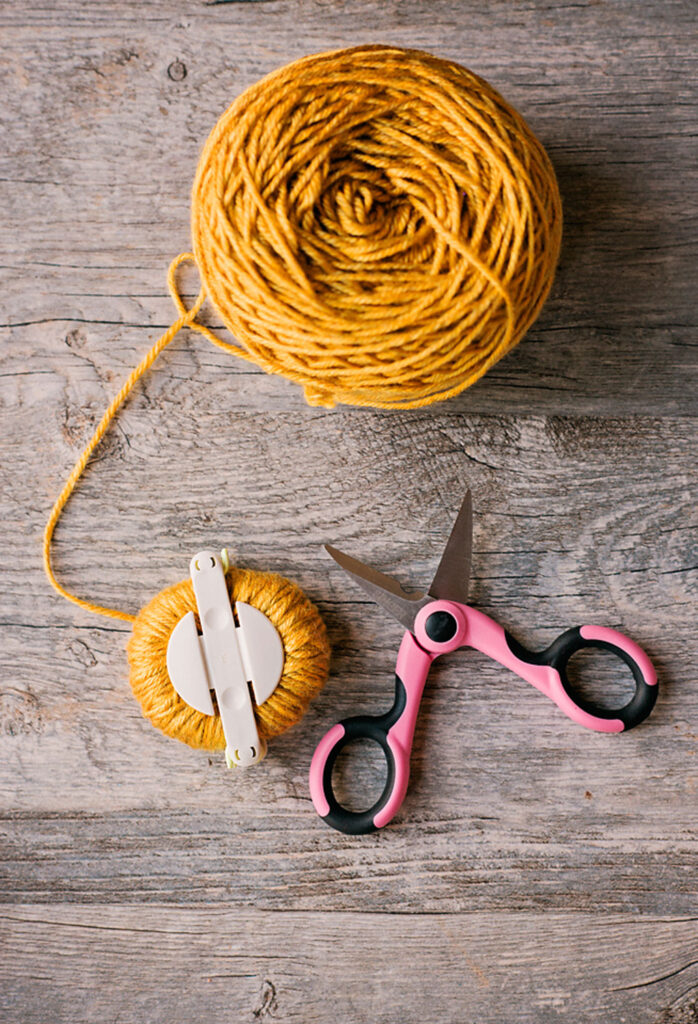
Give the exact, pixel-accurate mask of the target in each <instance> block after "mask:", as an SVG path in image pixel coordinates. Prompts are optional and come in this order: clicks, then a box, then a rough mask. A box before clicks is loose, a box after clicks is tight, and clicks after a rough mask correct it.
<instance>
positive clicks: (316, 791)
mask: <svg viewBox="0 0 698 1024" xmlns="http://www.w3.org/2000/svg"><path fill="white" fill-rule="evenodd" d="M405 703H406V693H405V687H404V685H403V683H402V680H401V679H400V677H399V676H397V675H396V677H395V703H394V704H393V706H392V708H391V709H390V711H388V712H387V713H386V714H384V715H357V716H355V717H354V718H345V719H344V720H343V721H342V722H338V723H337V725H333V726H332V728H331V729H330V730H329V732H327V733H325V735H324V736H323V738H322V739H321V740H320V742H319V743H318V745H317V748H316V750H315V753H314V754H313V760H312V762H311V765H310V795H311V797H312V800H313V804H314V806H315V810H316V811H317V812H318V814H319V815H320V817H321V818H322V819H323V820H324V821H326V822H327V824H328V825H331V826H332V828H335V829H337V831H338V832H344V833H345V834H347V835H352V836H357V835H363V834H364V833H366V832H373V831H374V830H375V829H377V828H380V827H381V826H382V825H386V824H387V823H388V821H390V819H391V818H392V816H393V814H394V813H395V811H396V810H397V808H398V807H399V806H400V804H401V803H402V801H403V799H404V797H405V792H406V790H407V782H408V779H409V773H410V758H409V751H405V750H404V749H403V747H402V746H401V745H400V743H399V742H398V741H397V739H396V738H395V737H394V736H391V735H390V730H391V728H392V726H393V725H395V723H396V722H397V721H398V719H399V718H400V716H401V715H402V713H403V711H404V708H405ZM362 739H367V740H373V741H374V742H375V743H377V744H378V745H379V746H380V748H381V750H382V751H383V754H384V756H385V762H386V765H387V769H388V777H387V779H386V783H385V786H384V787H383V792H382V793H381V795H380V796H379V797H378V799H377V800H376V802H375V803H374V804H373V805H372V806H371V807H369V808H368V809H367V810H365V811H349V810H347V809H346V807H342V805H341V804H340V803H339V801H338V800H337V798H336V796H335V794H334V789H333V788H332V771H333V769H334V765H335V761H336V760H337V757H338V756H339V754H340V753H341V751H342V750H343V749H344V747H345V746H346V745H347V744H348V743H352V742H353V741H354V740H362ZM381 812H383V813H382V814H381Z"/></svg>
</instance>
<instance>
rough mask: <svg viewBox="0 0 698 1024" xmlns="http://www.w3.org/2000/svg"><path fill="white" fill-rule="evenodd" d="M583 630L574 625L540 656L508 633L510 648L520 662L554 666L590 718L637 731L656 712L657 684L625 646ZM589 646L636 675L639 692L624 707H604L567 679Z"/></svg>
mask: <svg viewBox="0 0 698 1024" xmlns="http://www.w3.org/2000/svg"><path fill="white" fill-rule="evenodd" d="M581 629H582V627H581V626H574V627H573V628H572V629H568V630H566V631H565V632H564V633H561V634H560V636H559V637H558V638H557V640H553V642H552V643H551V645H550V647H546V649H545V650H544V651H540V652H538V653H534V652H533V651H528V650H526V648H525V647H522V646H521V644H520V643H519V642H518V640H515V639H514V637H513V636H511V635H510V634H509V633H505V635H506V638H507V644H508V645H509V649H510V650H511V652H512V654H514V655H515V656H516V657H517V658H518V659H519V660H520V661H526V662H528V663H529V664H530V665H550V667H551V668H554V669H556V670H557V672H558V673H559V675H560V681H561V683H562V687H563V689H564V691H565V693H566V694H567V696H568V697H569V698H570V700H572V701H573V702H574V703H575V704H576V705H577V707H578V708H581V709H582V711H586V712H587V714H589V715H595V716H596V718H604V719H620V721H621V722H622V723H623V731H624V732H627V730H628V729H634V728H635V726H636V725H639V724H640V723H641V722H644V720H645V719H646V718H647V716H648V715H649V714H650V712H651V711H652V708H653V707H654V705H655V703H656V700H657V690H658V686H657V684H656V683H654V684H653V685H652V686H650V684H649V683H647V682H646V681H645V677H644V676H643V674H642V671H641V669H640V666H639V665H638V664H637V662H636V661H634V660H633V658H632V657H631V656H630V655H629V654H628V652H627V651H624V650H623V648H622V647H617V646H616V644H612V643H609V642H608V641H607V640H591V639H587V638H586V637H584V636H582V634H581ZM589 647H594V648H596V649H598V650H600V651H609V652H610V653H611V654H615V656H616V657H617V658H620V659H621V661H623V662H625V664H626V665H627V666H628V668H629V669H630V671H631V672H632V674H633V678H634V680H635V693H634V694H633V696H632V697H631V698H630V700H629V701H628V703H627V704H625V705H624V706H623V707H622V708H617V709H613V708H612V709H609V708H604V707H601V706H600V705H598V704H595V703H594V702H593V701H590V700H587V698H586V697H583V696H581V695H580V694H577V693H575V691H574V687H573V686H572V685H571V683H570V681H569V678H568V676H567V663H568V662H569V660H570V658H571V657H572V655H573V654H576V653H577V651H581V650H586V649H587V648H589Z"/></svg>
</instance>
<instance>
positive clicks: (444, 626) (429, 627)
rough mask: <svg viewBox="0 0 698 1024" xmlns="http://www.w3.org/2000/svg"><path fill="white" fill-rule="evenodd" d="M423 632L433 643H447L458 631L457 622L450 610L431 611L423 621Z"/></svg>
mask: <svg viewBox="0 0 698 1024" xmlns="http://www.w3.org/2000/svg"><path fill="white" fill-rule="evenodd" d="M424 632H425V633H426V635H427V636H428V637H429V639H430V640H433V641H434V643H435V644H447V643H448V641H449V640H453V638H454V636H455V635H456V633H457V632H458V622H457V621H456V619H455V618H454V616H453V615H451V613H450V612H432V613H431V615H429V616H428V618H427V621H426V622H425V623H424Z"/></svg>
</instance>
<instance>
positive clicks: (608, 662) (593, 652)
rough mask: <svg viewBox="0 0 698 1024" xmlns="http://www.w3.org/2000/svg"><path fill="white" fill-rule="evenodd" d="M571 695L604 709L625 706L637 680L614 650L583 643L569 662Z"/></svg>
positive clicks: (567, 669) (610, 709)
mask: <svg viewBox="0 0 698 1024" xmlns="http://www.w3.org/2000/svg"><path fill="white" fill-rule="evenodd" d="M566 675H567V683H568V687H567V688H568V690H569V692H570V696H571V697H572V698H573V700H575V701H579V700H581V701H583V702H584V703H585V704H589V705H594V706H595V707H597V708H602V709H603V710H604V711H615V710H616V709H618V708H622V707H625V705H626V704H628V702H629V701H630V700H632V697H633V695H634V693H635V690H636V687H637V683H636V681H635V678H634V676H633V673H632V670H631V668H630V666H629V665H628V664H627V662H626V661H625V660H624V659H623V658H621V657H620V656H619V655H618V654H616V653H615V652H614V651H612V650H608V649H602V648H598V647H583V648H581V649H580V650H577V651H575V652H574V654H572V655H571V656H570V658H569V660H568V662H567V665H566Z"/></svg>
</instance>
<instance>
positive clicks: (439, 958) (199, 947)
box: [0, 906, 698, 1024]
mask: <svg viewBox="0 0 698 1024" xmlns="http://www.w3.org/2000/svg"><path fill="white" fill-rule="evenodd" d="M0 934H2V935H3V936H4V937H5V938H6V939H7V942H6V944H5V953H4V956H3V958H2V961H1V962H0V984H1V985H2V991H3V996H2V997H0V998H2V999H3V1001H4V1003H5V1007H6V1009H7V1012H8V1014H15V1015H16V1016H15V1018H14V1019H21V1020H22V1021H23V1022H24V1024H44V1022H45V1020H46V1006H47V1004H48V1005H50V1006H51V1007H52V1008H53V1009H54V1012H55V1013H56V1014H59V1015H60V1018H61V1019H65V1020H67V1019H70V1020H71V1021H73V1022H75V1024H92V1022H93V1021H94V1020H96V1019H97V1018H98V1017H102V1016H103V1012H104V1006H105V1004H108V1005H109V1007H110V1010H111V1012H112V1014H113V1018H112V1019H115V1020H117V1019H118V1020H124V1021H132V1020H140V1021H143V1020H147V1021H148V1022H149V1024H160V1022H163V1024H164V1022H167V1024H171V1022H176V1024H177V1022H183V1021H191V1020H204V1019H206V1020H230V1021H233V1022H238V1021H255V1020H264V1019H266V1018H269V1019H272V1020H275V1019H278V1020H284V1021H291V1022H302V1024H307V1022H308V1021H312V1022H313V1024H320V1022H331V1021H335V1020H337V1017H338V1014H341V1015H342V1016H341V1018H340V1019H346V1020H377V1021H381V1022H382V1024H402V1022H403V1021H405V1020H416V1019H417V1017H416V1015H415V1012H414V1010H415V1006H418V1005H422V1004H424V1003H425V1002H427V1005H428V1006H429V1007H430V1010H431V1013H432V1014H433V1019H434V1020H438V1021H442V1022H444V1024H450V1022H453V1024H461V1022H463V1021H475V1020H506V1021H509V1022H511V1024H529V1022H531V1021H535V1022H536V1024H552V1022H558V1021H559V1020H560V1019H565V1018H567V1019H569V1020H575V1021H576V1022H577V1024H598V1022H599V1021H611V1020H623V1019H625V1020H632V1021H633V1024H659V1022H657V1012H658V1009H659V1007H661V1006H663V1005H668V1006H672V1005H674V1006H678V1007H680V1006H681V1005H682V1004H683V1006H684V1008H685V1007H686V1006H688V1008H689V1010H688V1011H687V1012H691V1007H692V1010H693V1012H695V1007H696V1003H695V1000H694V999H692V997H690V995H689V997H688V998H687V997H686V991H687V989H688V988H690V986H691V985H695V983H696V980H697V979H698V967H697V963H698V942H697V940H696V930H695V919H693V920H690V919H684V920H682V919H676V920H667V919H664V918H652V917H650V918H645V919H638V918H637V917H635V916H634V915H615V914H613V915H607V916H606V917H605V918H604V920H603V922H599V919H598V917H597V916H594V915H584V914H564V913H558V914H547V915H546V916H545V917H543V916H542V915H538V914H528V913H526V914H510V913H505V912H503V913H499V914H473V913H470V914H449V915H440V914H436V915H434V914H418V915H416V916H412V915H403V914H398V915H395V914H390V913H376V914H365V913H364V914H331V915H327V914H318V913H298V912H295V911H291V912H288V913H268V912H267V913H265V912H264V911H259V910H257V911H255V910H254V909H246V910H242V911H230V910H222V909H206V910H196V909H191V908H186V909H184V908H176V907H168V908H162V907H160V908H147V910H145V911H144V910H143V909H142V908H134V907H118V908H117V907H111V906H108V907H69V906H63V907H37V906H28V907H22V908H17V909H12V910H9V911H7V912H6V913H4V914H2V916H1V917H0ZM582 965H583V966H582ZM29 977H31V986H29V985H28V984H27V983H26V982H27V981H28V978H29ZM592 978H593V985H590V979H592ZM21 979H24V983H22V981H21ZM7 1019H11V1018H10V1017H9V1016H8V1018H7ZM54 1019H55V1018H54ZM683 1019H684V1020H685V1021H688V1022H689V1024H690V1021H692V1020H695V1016H693V1017H685V1018H683ZM672 1020H673V1022H674V1024H679V1022H680V1020H681V1018H680V1017H678V1016H674V1017H673V1018H672V1017H669V1018H668V1019H665V1024H671V1022H672Z"/></svg>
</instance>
